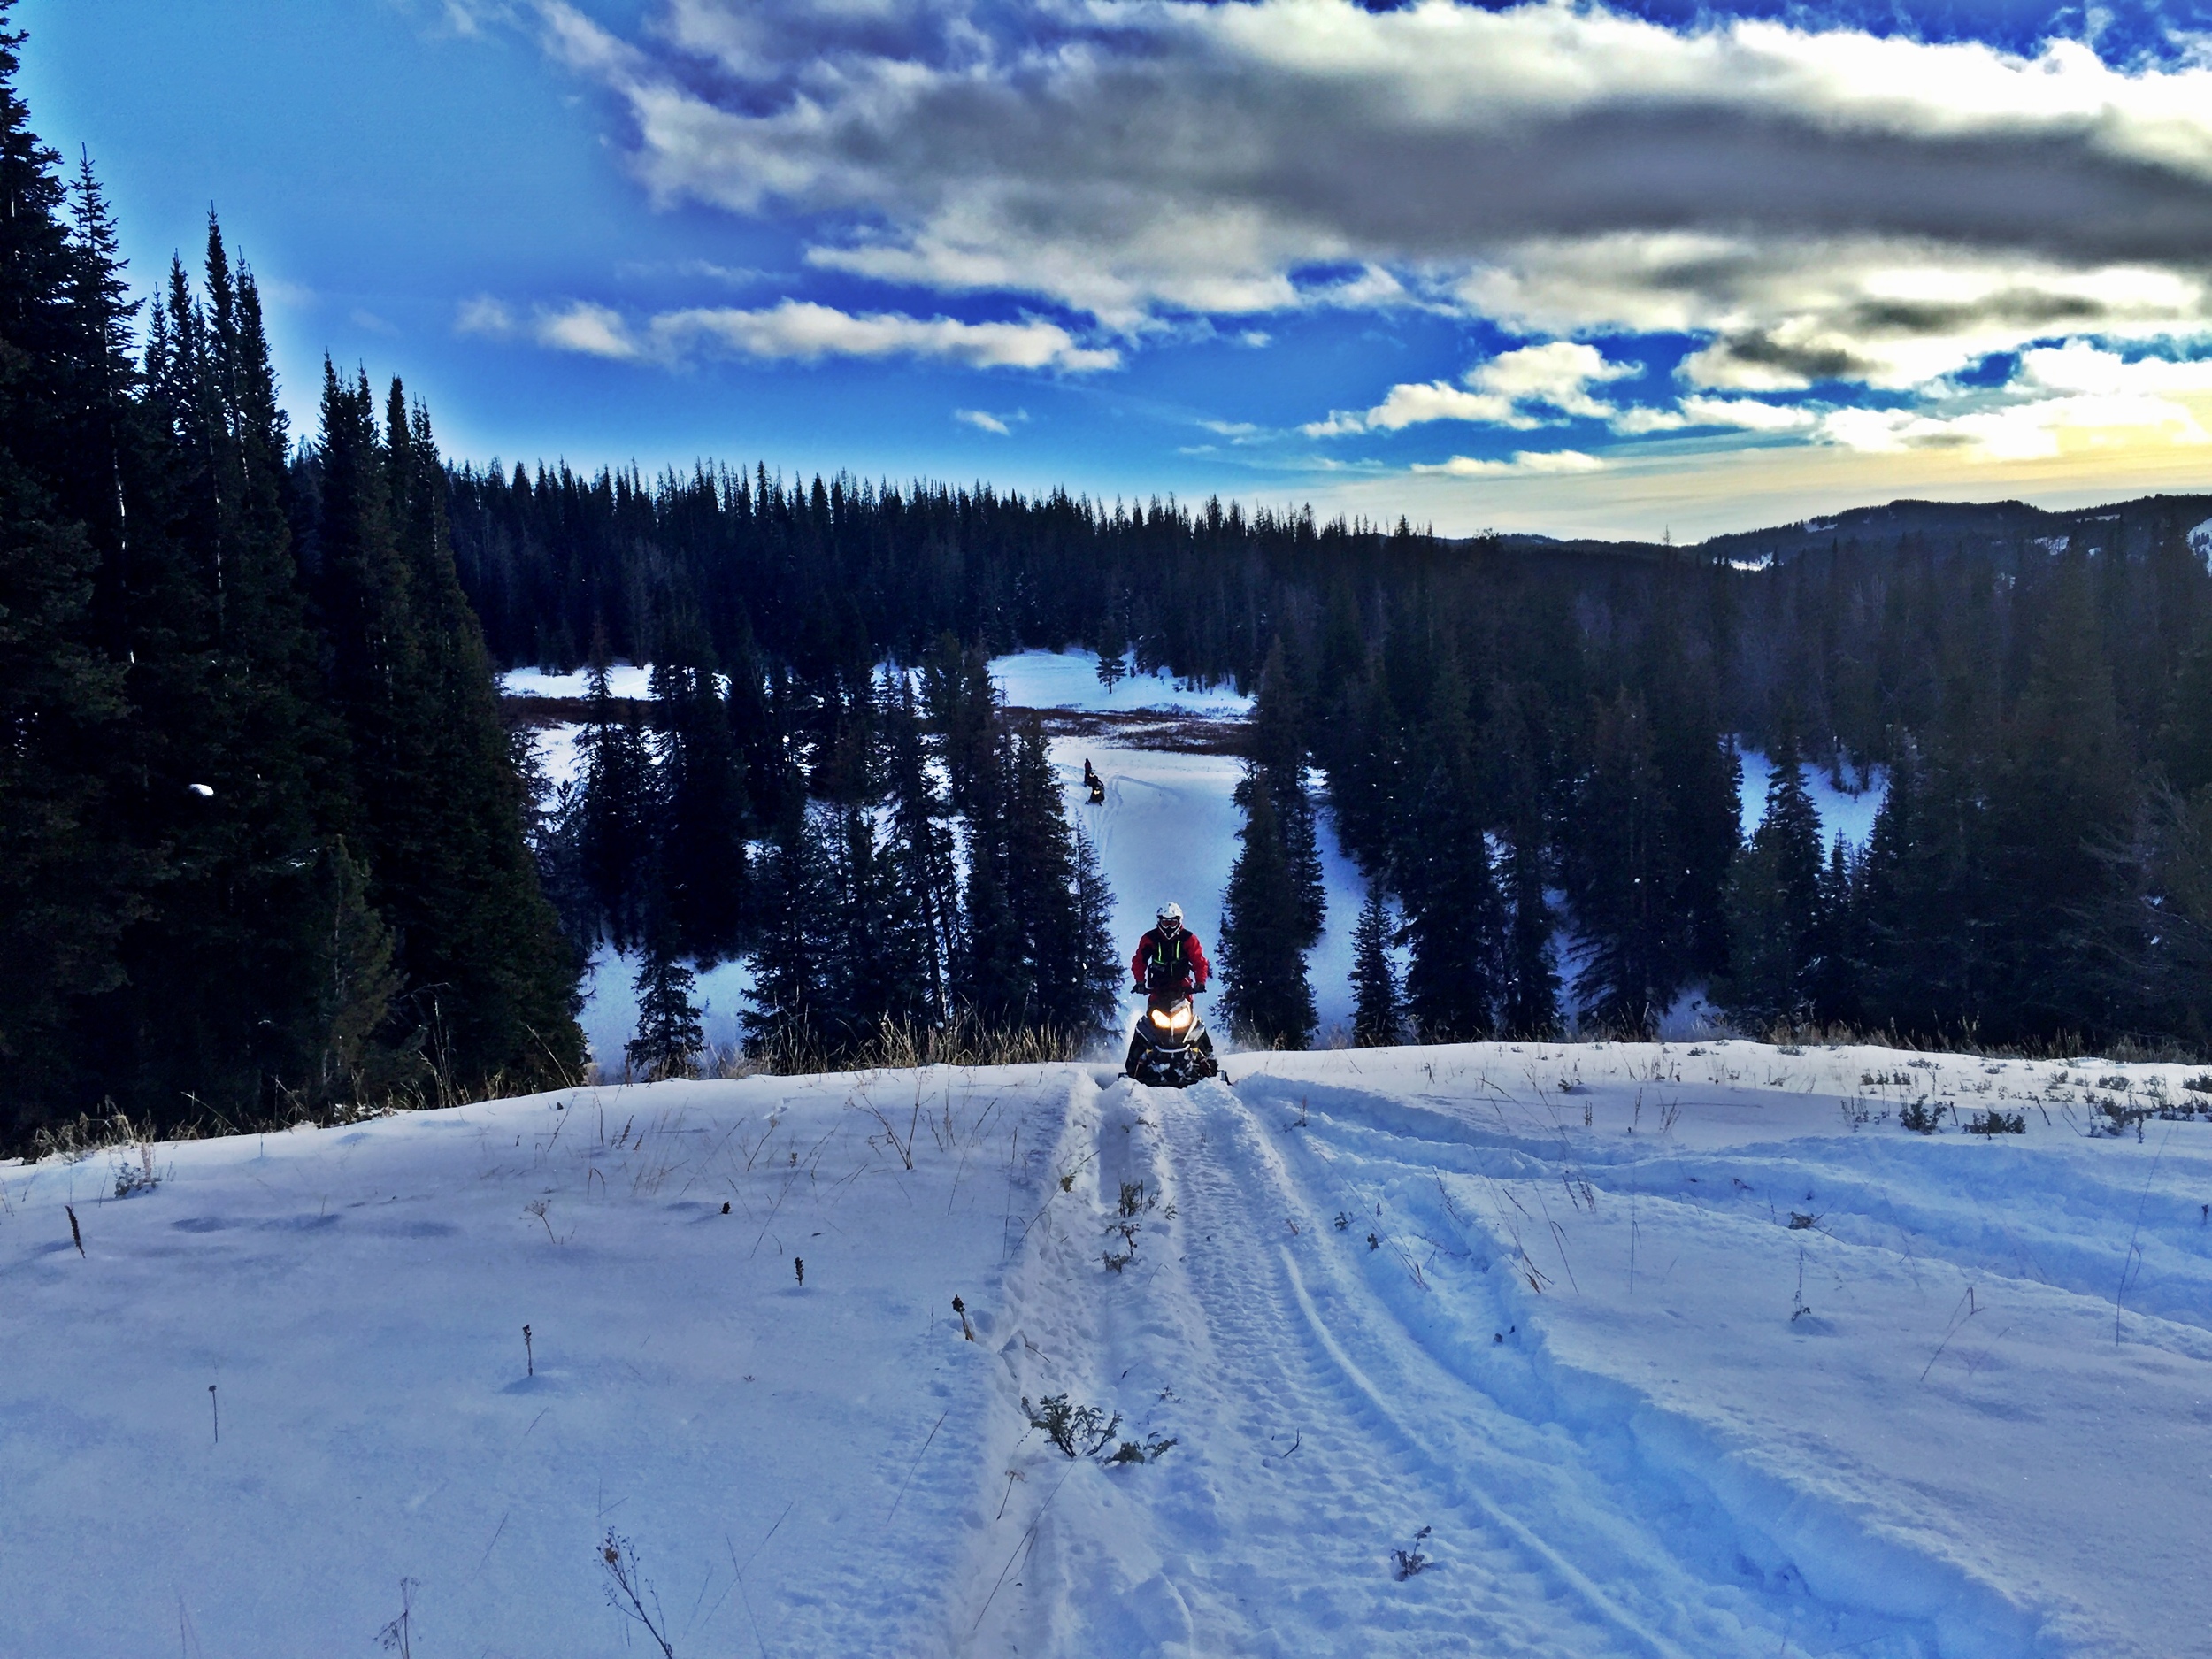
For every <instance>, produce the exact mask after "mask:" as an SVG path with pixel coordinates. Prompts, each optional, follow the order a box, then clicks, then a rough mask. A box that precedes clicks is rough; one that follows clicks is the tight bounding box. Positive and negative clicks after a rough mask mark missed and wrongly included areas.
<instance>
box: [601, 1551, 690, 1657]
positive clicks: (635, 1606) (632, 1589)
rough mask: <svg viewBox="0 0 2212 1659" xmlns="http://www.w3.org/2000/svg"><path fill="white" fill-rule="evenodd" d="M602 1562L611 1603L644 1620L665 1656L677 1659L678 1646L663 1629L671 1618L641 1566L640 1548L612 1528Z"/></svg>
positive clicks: (638, 1621) (629, 1616)
mask: <svg viewBox="0 0 2212 1659" xmlns="http://www.w3.org/2000/svg"><path fill="white" fill-rule="evenodd" d="M599 1565H600V1567H601V1569H602V1570H603V1571H604V1572H605V1573H606V1575H607V1585H606V1590H607V1605H608V1606H609V1607H611V1608H612V1609H614V1610H615V1611H616V1612H618V1613H619V1614H621V1615H622V1617H625V1618H626V1619H629V1620H631V1621H633V1622H634V1623H636V1624H642V1625H643V1626H644V1627H645V1633H646V1634H647V1635H648V1636H650V1637H651V1638H652V1639H653V1644H654V1646H655V1647H658V1648H659V1649H660V1650H661V1659H676V1650H675V1648H673V1647H671V1646H670V1645H669V1641H668V1638H667V1637H666V1636H665V1635H664V1634H663V1633H662V1627H663V1626H664V1625H665V1624H667V1623H668V1620H667V1617H666V1616H665V1615H664V1614H663V1613H662V1611H661V1599H660V1597H659V1596H658V1595H657V1594H654V1592H653V1586H651V1585H650V1584H649V1583H648V1582H647V1581H646V1578H645V1575H644V1574H643V1573H642V1572H641V1571H639V1570H638V1561H637V1551H636V1550H634V1549H633V1548H631V1547H630V1540H628V1539H626V1538H622V1537H619V1536H618V1535H617V1534H616V1533H615V1532H613V1531H612V1530H610V1531H609V1532H608V1533H607V1535H606V1537H604V1538H603V1539H602V1540H600V1541H599ZM647 1602H651V1603H652V1605H651V1607H650V1608H648V1607H647V1605H646V1603H647Z"/></svg>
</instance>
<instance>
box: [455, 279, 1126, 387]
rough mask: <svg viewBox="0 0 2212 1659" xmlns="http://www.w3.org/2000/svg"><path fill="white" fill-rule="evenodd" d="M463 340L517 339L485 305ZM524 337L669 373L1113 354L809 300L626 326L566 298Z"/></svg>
mask: <svg viewBox="0 0 2212 1659" xmlns="http://www.w3.org/2000/svg"><path fill="white" fill-rule="evenodd" d="M456 326H457V327H458V328H459V329H460V330H461V332H463V333H465V334H494V335H498V334H514V333H517V332H520V325H519V324H518V322H517V320H516V319H515V317H514V314H513V313H512V312H511V311H510V310H509V309H508V308H507V307H506V306H505V305H504V304H503V303H501V302H499V301H497V300H495V299H492V298H489V297H482V298H479V299H474V300H471V301H469V302H468V303H465V304H464V305H463V306H462V307H461V312H460V317H459V319H458V321H457V324H456ZM528 332H529V334H530V336H531V338H533V339H534V340H535V341H536V342H538V343H539V344H540V345H542V346H548V347H550V348H552V349H554V350H557V351H573V352H578V353H580V354H581V355H583V356H586V357H605V358H609V359H611V360H612V361H616V362H626V363H641V362H650V363H659V364H663V365H677V364H680V363H683V362H686V361H688V360H689V359H690V358H692V357H695V356H696V355H698V353H699V352H700V351H701V350H702V349H718V350H725V351H732V352H735V353H737V354H739V355H741V356H744V357H758V358H763V359H769V360H776V359H794V360H797V361H800V362H807V363H812V362H818V361H819V360H820V359H822V358H824V357H919V358H925V359H929V360H933V361H937V362H942V363H955V364H959V365H964V366H965V367H968V368H976V369H1000V368H1016V369H1055V370H1059V371H1062V372H1064V373H1093V372H1094V371H1097V370H1100V369H1110V368H1113V367H1115V366H1117V365H1118V364H1119V363H1120V361H1121V354H1120V352H1119V351H1118V350H1116V349H1112V348H1110V347H1109V348H1103V349H1101V348H1095V347H1089V346H1085V345H1082V344H1080V343H1079V342H1078V341H1077V340H1076V338H1075V337H1074V335H1072V334H1070V333H1069V332H1068V331H1067V330H1066V329H1064V328H1063V327H1061V326H1059V325H1058V324H1057V323H1050V322H1044V321H1041V320H1037V319H1026V320H1024V321H1022V322H1018V323H1002V322H985V323H970V322H963V321H961V320H960V319H957V318H952V317H908V316H903V315H902V314H900V313H897V312H891V311H871V312H854V311H839V310H837V309H836V308H835V307H833V306H829V305H818V304H815V303H812V302H810V301H803V300H789V299H787V300H783V301H781V302H780V303H777V304H774V305H770V306H764V307H761V308H758V309H756V310H742V309H740V308H737V307H734V306H695V307H690V308H687V309H685V310H680V311H661V312H657V313H656V314H655V315H654V316H652V317H650V318H649V319H646V321H645V322H644V324H643V325H642V326H634V325H633V324H632V323H631V321H630V320H629V319H627V318H626V317H625V316H623V314H622V313H621V312H620V311H616V310H614V309H613V308H612V307H611V306H607V305H601V304H598V303H595V302H592V301H589V300H576V301H572V303H569V304H566V305H564V306H559V307H555V308H550V309H547V308H541V309H540V310H539V311H537V312H535V313H534V316H533V318H532V319H531V321H530V324H529V328H528Z"/></svg>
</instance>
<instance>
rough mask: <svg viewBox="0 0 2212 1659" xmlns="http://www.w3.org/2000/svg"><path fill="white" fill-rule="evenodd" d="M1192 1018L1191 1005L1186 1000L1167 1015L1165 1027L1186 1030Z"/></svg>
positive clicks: (1173, 1029)
mask: <svg viewBox="0 0 2212 1659" xmlns="http://www.w3.org/2000/svg"><path fill="white" fill-rule="evenodd" d="M1192 1018H1193V1016H1192V1013H1191V1005H1190V1004H1189V1003H1188V1002H1186V1003H1184V1004H1183V1005H1182V1007H1180V1008H1179V1009H1177V1010H1175V1011H1174V1012H1173V1013H1171V1014H1170V1015H1169V1016H1168V1017H1167V1028H1168V1029H1169V1030H1170V1031H1174V1032H1184V1031H1188V1030H1189V1029H1190V1024H1191V1020H1192Z"/></svg>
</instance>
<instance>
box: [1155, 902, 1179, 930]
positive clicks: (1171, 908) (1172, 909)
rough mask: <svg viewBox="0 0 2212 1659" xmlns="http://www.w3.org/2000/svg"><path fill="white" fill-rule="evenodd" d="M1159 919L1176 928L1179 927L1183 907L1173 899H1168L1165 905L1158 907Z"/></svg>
mask: <svg viewBox="0 0 2212 1659" xmlns="http://www.w3.org/2000/svg"><path fill="white" fill-rule="evenodd" d="M1160 919H1161V920H1162V921H1164V922H1172V923H1174V925H1175V926H1178V927H1180V926H1182V925H1183V907H1182V906H1181V905H1179V904H1178V903H1177V902H1175V901H1174V900H1173V899H1170V900H1169V901H1168V902H1166V903H1165V904H1163V905H1162V906H1160Z"/></svg>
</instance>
